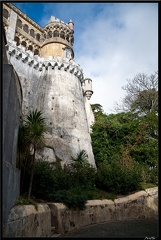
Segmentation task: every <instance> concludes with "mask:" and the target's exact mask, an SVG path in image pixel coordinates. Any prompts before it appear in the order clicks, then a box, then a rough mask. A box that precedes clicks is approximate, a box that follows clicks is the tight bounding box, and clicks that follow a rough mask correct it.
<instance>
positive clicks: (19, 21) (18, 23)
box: [17, 19, 22, 29]
mask: <svg viewBox="0 0 161 240" xmlns="http://www.w3.org/2000/svg"><path fill="white" fill-rule="evenodd" d="M17 27H19V28H21V29H22V21H21V20H20V19H18V20H17Z"/></svg>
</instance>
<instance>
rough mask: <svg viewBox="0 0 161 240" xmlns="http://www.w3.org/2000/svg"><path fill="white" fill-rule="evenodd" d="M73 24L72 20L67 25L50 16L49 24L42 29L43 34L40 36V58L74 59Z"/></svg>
mask: <svg viewBox="0 0 161 240" xmlns="http://www.w3.org/2000/svg"><path fill="white" fill-rule="evenodd" d="M73 33H74V23H73V22H72V20H70V21H69V23H68V24H66V23H64V22H63V21H61V20H59V19H58V18H56V17H54V16H51V18H50V20H49V22H48V23H47V25H46V26H45V27H44V33H43V35H41V38H40V42H41V43H42V45H41V49H40V57H44V58H48V57H50V56H52V57H53V58H55V57H57V56H60V57H61V58H62V59H64V58H68V59H73V58H74V52H73V49H72V46H73V43H74V37H73Z"/></svg>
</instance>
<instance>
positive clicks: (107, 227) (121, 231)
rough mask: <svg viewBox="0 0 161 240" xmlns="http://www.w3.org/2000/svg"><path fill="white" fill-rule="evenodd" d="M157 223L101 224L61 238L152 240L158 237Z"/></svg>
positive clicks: (135, 221) (151, 221)
mask: <svg viewBox="0 0 161 240" xmlns="http://www.w3.org/2000/svg"><path fill="white" fill-rule="evenodd" d="M158 229H159V227H158V221H157V220H156V219H142V220H131V221H119V222H111V223H101V224H95V225H92V226H88V227H84V228H82V229H80V230H77V231H76V230H74V231H72V232H70V233H67V234H65V235H63V236H59V237H61V238H85V237H86V238H107V237H115V238H122V237H123V238H126V237H127V238H128V239H129V237H131V238H132V237H141V238H143V239H150V240H154V239H156V238H159V236H158V231H159V230H158Z"/></svg>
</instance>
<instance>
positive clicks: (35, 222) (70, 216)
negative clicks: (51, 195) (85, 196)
mask: <svg viewBox="0 0 161 240" xmlns="http://www.w3.org/2000/svg"><path fill="white" fill-rule="evenodd" d="M146 218H147V219H148V218H149V219H150V218H155V219H157V218H158V187H156V188H151V189H147V190H145V191H140V192H137V193H134V194H131V195H129V196H126V197H123V198H118V199H115V200H114V201H112V200H107V199H104V200H89V201H88V202H87V204H86V208H85V210H71V209H68V208H67V207H66V206H65V205H64V204H62V203H48V204H38V209H37V210H36V209H35V207H34V206H31V205H28V206H27V205H25V206H16V207H13V208H12V209H11V211H10V214H9V218H8V223H7V226H6V231H5V233H4V235H5V236H7V237H50V236H57V235H56V234H60V235H63V234H64V233H67V232H70V231H72V230H74V229H80V228H82V227H85V226H89V225H92V224H99V223H105V222H107V223H108V222H112V221H121V220H129V221H130V220H133V219H146Z"/></svg>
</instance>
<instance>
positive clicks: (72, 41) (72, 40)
mask: <svg viewBox="0 0 161 240" xmlns="http://www.w3.org/2000/svg"><path fill="white" fill-rule="evenodd" d="M73 43H74V37H72V39H71V44H72V45H73Z"/></svg>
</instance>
